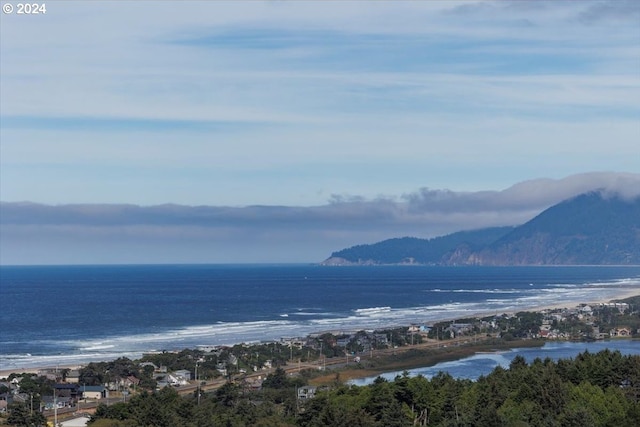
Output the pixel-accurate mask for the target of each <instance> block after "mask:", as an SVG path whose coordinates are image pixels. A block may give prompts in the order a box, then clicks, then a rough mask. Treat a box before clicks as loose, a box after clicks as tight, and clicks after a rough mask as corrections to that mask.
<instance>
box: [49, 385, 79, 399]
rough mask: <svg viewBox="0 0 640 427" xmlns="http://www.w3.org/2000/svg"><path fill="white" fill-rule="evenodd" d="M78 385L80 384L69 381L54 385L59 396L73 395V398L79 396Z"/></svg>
mask: <svg viewBox="0 0 640 427" xmlns="http://www.w3.org/2000/svg"><path fill="white" fill-rule="evenodd" d="M78 387H79V386H78V384H67V383H59V384H56V385H54V386H53V388H54V390H55V395H56V396H57V397H61V398H62V397H71V398H73V399H76V398H77V397H78V394H79V392H78Z"/></svg>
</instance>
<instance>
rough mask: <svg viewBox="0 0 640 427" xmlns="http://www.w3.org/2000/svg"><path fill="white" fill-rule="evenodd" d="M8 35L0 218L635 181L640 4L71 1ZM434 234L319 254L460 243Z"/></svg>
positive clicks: (306, 203) (4, 36) (0, 60)
mask: <svg viewBox="0 0 640 427" xmlns="http://www.w3.org/2000/svg"><path fill="white" fill-rule="evenodd" d="M3 3H12V2H11V1H4V0H3ZM13 3H15V2H13ZM0 19H1V22H0V23H1V26H0V36H1V37H0V47H1V50H2V53H1V56H0V65H1V70H2V72H1V73H0V84H1V87H2V90H1V91H0V200H2V201H3V202H22V201H29V202H34V203H42V204H49V205H61V204H100V205H102V204H132V205H141V206H154V205H161V204H166V203H171V204H180V205H191V206H200V205H203V206H204V205H206V206H218V207H221V206H227V207H233V208H235V209H239V210H241V208H243V207H250V206H253V205H265V206H288V207H301V208H320V207H323V206H334V205H335V204H336V202H337V201H353V200H358V201H367V202H372V203H373V202H375V201H378V200H390V201H393V202H394V203H402V202H403V201H406V200H407V199H408V198H411V197H412V195H415V194H423V193H422V189H424V188H429V189H438V190H450V191H453V192H460V193H473V192H483V191H498V192H499V191H503V190H506V189H508V188H510V187H511V186H512V185H514V184H517V183H520V182H525V181H529V180H535V179H538V178H551V179H554V180H560V181H561V182H565V181H562V179H563V178H565V177H569V176H574V175H576V174H578V175H576V176H582V177H589V179H587V181H589V182H591V178H593V176H595V175H593V174H590V173H591V172H594V171H610V172H615V173H623V172H625V173H638V172H640V160H639V158H640V154H639V153H640V151H639V150H638V141H640V102H639V101H638V100H640V5H639V4H638V3H637V2H635V1H624V0H615V1H548V2H545V1H535V2H534V1H500V2H494V1H461V2H455V1H422V2H409V1H407V2H402V1H400V2H386V1H379V2H372V1H356V2H320V1H316V2H314V1H311V2H306V1H305V2H282V1H268V2H260V1H250V2H242V1H241V2H224V1H216V2H203V1H197V2H189V1H184V2H183V1H180V2H178V1H162V2H146V1H117V2H116V1H91V2H79V1H70V2H65V1H56V2H49V3H47V13H46V14H45V15H40V16H18V15H16V14H11V15H7V14H3V15H2V16H1V18H0ZM598 176H604V175H598ZM607 176H608V175H607ZM536 182H541V181H536ZM572 182H573V181H572ZM580 188H584V186H581V187H580ZM543 205H544V204H541V205H540V207H541V206H543ZM530 213H531V212H530V211H529V214H530ZM501 218H502V217H501ZM523 218H524V216H521V217H518V218H517V219H516V218H515V217H514V218H511V219H510V221H511V222H516V221H520V220H522V219H523ZM472 223H473V224H469V225H483V224H485V223H484V222H472ZM430 224H431V223H425V224H424V225H425V227H424V228H421V229H420V230H419V232H416V233H411V229H409V228H402V229H401V230H396V229H394V230H393V232H392V230H388V231H387V232H386V233H382V234H381V233H377V234H375V235H367V234H362V235H358V236H349V237H345V236H344V235H341V236H343V237H342V240H339V241H338V240H335V241H331V242H329V241H327V244H326V246H325V247H324V249H323V250H326V248H328V247H330V246H331V245H333V244H344V243H348V242H352V241H353V243H354V244H355V243H361V242H359V241H357V240H356V239H358V238H364V239H365V240H366V241H371V240H373V239H375V238H379V237H385V236H390V235H391V234H392V233H395V232H401V231H402V232H405V233H407V234H422V235H433V234H436V233H439V232H443V231H447V230H449V229H448V228H447V227H442V226H434V227H431V226H430ZM459 226H462V224H456V227H459ZM450 228H454V227H453V225H452V226H451V227H450ZM341 233H342V232H341ZM230 235H233V233H231V234H230ZM285 241H286V240H285ZM334 249H339V248H334ZM305 253H307V254H308V253H309V252H305ZM316 256H317V255H315V254H314V255H312V256H311V255H309V258H314V257H316ZM282 258H286V256H285V255H282Z"/></svg>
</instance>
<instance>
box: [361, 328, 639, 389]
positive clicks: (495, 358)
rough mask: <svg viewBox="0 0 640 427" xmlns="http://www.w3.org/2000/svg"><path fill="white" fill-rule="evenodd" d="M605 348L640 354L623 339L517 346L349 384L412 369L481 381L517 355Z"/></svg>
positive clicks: (564, 355) (554, 355)
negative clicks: (483, 376) (445, 373)
mask: <svg viewBox="0 0 640 427" xmlns="http://www.w3.org/2000/svg"><path fill="white" fill-rule="evenodd" d="M605 349H609V350H611V351H616V350H618V351H620V353H622V354H624V355H628V354H640V341H639V340H630V339H621V340H611V341H596V342H564V341H562V342H547V343H545V345H544V346H542V347H526V348H514V349H511V350H506V351H500V352H495V353H476V354H474V355H473V356H469V357H465V358H463V359H460V360H454V361H449V362H442V363H438V364H436V365H433V366H429V367H423V368H414V369H406V370H402V371H393V372H386V373H384V374H381V375H376V376H373V377H365V378H358V379H353V380H351V381H349V384H351V385H358V386H363V385H368V384H371V383H373V381H374V380H375V379H376V378H378V377H382V378H384V379H386V380H389V381H393V379H394V378H395V377H396V376H398V375H402V373H403V372H405V371H406V372H408V373H409V376H411V377H414V376H418V375H422V376H424V377H426V378H432V377H433V376H434V375H436V374H437V373H438V372H447V373H449V374H450V375H451V376H453V377H454V378H457V379H470V380H477V379H478V378H479V377H480V376H482V375H488V374H489V373H491V371H493V370H494V369H495V368H496V367H498V366H501V367H503V368H508V367H509V364H510V363H511V361H512V360H513V359H514V358H515V357H516V356H523V357H524V358H525V360H526V361H527V363H531V362H533V361H534V360H535V359H536V358H540V359H543V360H544V359H546V358H547V357H548V358H550V359H552V360H554V361H556V360H559V359H568V358H575V357H576V356H577V355H578V354H580V353H583V352H585V351H589V352H590V353H598V352H599V351H602V350H605Z"/></svg>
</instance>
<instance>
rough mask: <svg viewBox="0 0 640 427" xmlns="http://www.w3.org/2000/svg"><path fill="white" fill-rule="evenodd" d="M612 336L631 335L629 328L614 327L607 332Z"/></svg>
mask: <svg viewBox="0 0 640 427" xmlns="http://www.w3.org/2000/svg"><path fill="white" fill-rule="evenodd" d="M609 334H610V335H611V336H612V337H630V336H631V335H632V333H631V329H629V328H615V329H612V330H611V332H610V333H609Z"/></svg>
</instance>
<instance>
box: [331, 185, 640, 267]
mask: <svg viewBox="0 0 640 427" xmlns="http://www.w3.org/2000/svg"><path fill="white" fill-rule="evenodd" d="M323 264H325V265H337V264H338V265H339V264H432V265H637V264H640V198H635V199H633V200H627V199H623V198H621V197H618V196H610V195H605V194H603V193H602V192H590V193H586V194H582V195H580V196H577V197H575V198H572V199H569V200H566V201H564V202H561V203H559V204H557V205H554V206H552V207H550V208H548V209H546V210H545V211H543V212H542V213H540V214H539V215H538V216H536V217H535V218H533V219H532V220H530V221H528V222H527V223H525V224H523V225H521V226H518V227H499V228H488V229H482V230H474V231H464V232H458V233H453V234H450V235H447V236H442V237H436V238H433V239H418V238H412V237H404V238H399V239H389V240H385V241H382V242H378V243H375V244H371V245H357V246H353V247H351V248H348V249H343V250H341V251H337V252H334V253H332V254H331V257H329V258H328V259H327V260H326V261H324V262H323Z"/></svg>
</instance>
